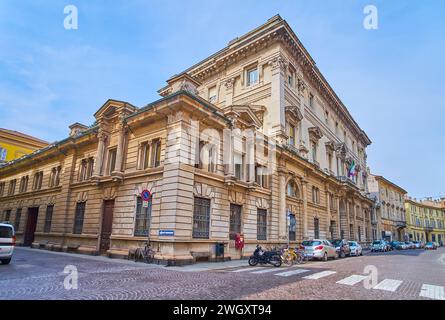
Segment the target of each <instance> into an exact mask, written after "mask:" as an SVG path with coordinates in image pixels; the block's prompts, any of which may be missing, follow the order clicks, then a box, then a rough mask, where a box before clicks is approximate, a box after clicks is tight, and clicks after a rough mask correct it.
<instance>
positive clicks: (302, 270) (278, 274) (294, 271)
mask: <svg viewBox="0 0 445 320" xmlns="http://www.w3.org/2000/svg"><path fill="white" fill-rule="evenodd" d="M303 272H309V270H306V269H296V270H291V271H286V272H281V273H276V274H275V275H276V276H280V277H290V276H293V275H295V274H300V273H303Z"/></svg>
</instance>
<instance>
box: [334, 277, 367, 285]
mask: <svg viewBox="0 0 445 320" xmlns="http://www.w3.org/2000/svg"><path fill="white" fill-rule="evenodd" d="M366 278H367V276H361V275H358V274H353V275H352V276H349V277H347V278H344V279H342V280H340V281H337V283H339V284H345V285H347V286H353V285H354V284H356V283H359V282H360V281H363V280H365V279H366Z"/></svg>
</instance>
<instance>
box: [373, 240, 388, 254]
mask: <svg viewBox="0 0 445 320" xmlns="http://www.w3.org/2000/svg"><path fill="white" fill-rule="evenodd" d="M376 251H382V252H386V251H388V245H387V243H386V241H385V240H374V241H373V242H372V244H371V252H376Z"/></svg>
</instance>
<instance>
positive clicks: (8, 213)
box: [3, 210, 11, 222]
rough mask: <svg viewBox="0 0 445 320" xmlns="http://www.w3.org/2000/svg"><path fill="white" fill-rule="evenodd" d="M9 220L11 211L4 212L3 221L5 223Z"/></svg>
mask: <svg viewBox="0 0 445 320" xmlns="http://www.w3.org/2000/svg"><path fill="white" fill-rule="evenodd" d="M10 219H11V210H6V211H5V214H4V217H3V220H5V222H9V220H10Z"/></svg>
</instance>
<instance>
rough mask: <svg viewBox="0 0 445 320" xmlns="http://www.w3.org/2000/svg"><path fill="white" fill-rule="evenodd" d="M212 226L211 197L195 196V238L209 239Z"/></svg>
mask: <svg viewBox="0 0 445 320" xmlns="http://www.w3.org/2000/svg"><path fill="white" fill-rule="evenodd" d="M209 228H210V199H205V198H199V197H195V201H194V207H193V238H197V239H208V238H209Z"/></svg>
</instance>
